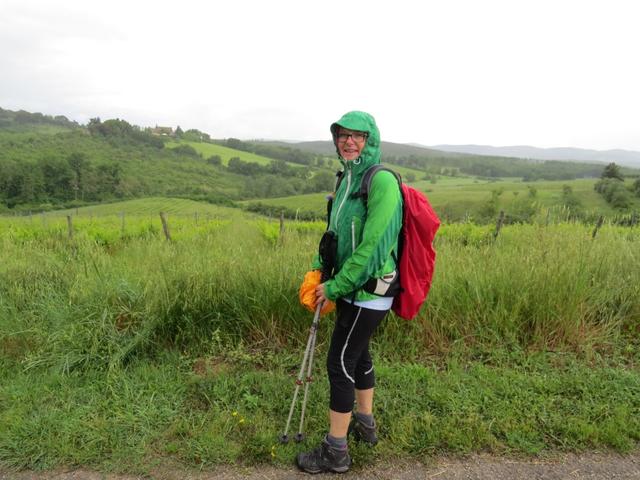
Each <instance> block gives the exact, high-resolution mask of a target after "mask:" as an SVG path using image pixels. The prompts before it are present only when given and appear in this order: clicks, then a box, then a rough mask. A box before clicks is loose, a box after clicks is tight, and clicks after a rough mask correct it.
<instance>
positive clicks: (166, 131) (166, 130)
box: [151, 125, 176, 137]
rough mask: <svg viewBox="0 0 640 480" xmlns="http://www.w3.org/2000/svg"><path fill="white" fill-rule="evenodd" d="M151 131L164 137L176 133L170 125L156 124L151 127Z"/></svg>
mask: <svg viewBox="0 0 640 480" xmlns="http://www.w3.org/2000/svg"><path fill="white" fill-rule="evenodd" d="M151 133H152V134H154V135H161V136H164V137H175V136H176V134H175V132H174V131H173V128H171V127H159V126H157V125H156V127H155V128H152V129H151Z"/></svg>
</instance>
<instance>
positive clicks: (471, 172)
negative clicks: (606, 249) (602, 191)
mask: <svg viewBox="0 0 640 480" xmlns="http://www.w3.org/2000/svg"><path fill="white" fill-rule="evenodd" d="M267 143H269V142H267ZM274 144H277V145H290V146H291V147H294V148H298V149H301V150H306V151H309V152H314V153H317V154H322V155H335V148H334V147H333V144H332V143H331V142H330V141H324V142H300V143H291V144H287V143H284V142H275V143H274ZM382 161H383V162H386V163H389V164H393V165H400V166H404V167H411V168H414V169H417V170H420V171H422V172H425V173H427V174H431V175H440V174H443V173H444V174H447V173H451V169H453V170H455V171H456V172H457V173H459V174H463V175H468V176H481V177H490V178H500V177H521V178H523V180H526V181H535V180H571V179H576V178H596V177H598V176H599V175H600V174H601V173H602V169H603V167H604V165H603V164H594V163H593V162H591V163H588V162H567V161H557V160H531V159H528V158H515V157H504V156H499V155H477V154H471V153H455V152H444V151H441V150H434V149H430V148H425V147H421V146H415V145H404V144H397V143H391V142H382ZM625 173H626V174H630V173H631V174H638V171H637V170H631V169H627V170H626V171H625Z"/></svg>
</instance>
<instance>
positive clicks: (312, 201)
mask: <svg viewBox="0 0 640 480" xmlns="http://www.w3.org/2000/svg"><path fill="white" fill-rule="evenodd" d="M594 183H595V180H594V179H579V180H568V181H539V182H526V183H525V182H522V181H521V180H518V179H501V180H499V181H487V180H480V179H475V178H472V177H439V178H438V180H437V181H436V183H431V182H429V181H424V180H423V181H418V182H414V183H411V184H410V185H412V186H413V187H415V188H417V189H418V190H421V191H423V192H425V193H426V195H427V197H428V198H429V201H430V202H431V204H432V205H433V207H434V209H435V210H436V212H437V213H438V214H439V215H440V216H441V217H442V218H443V219H445V220H449V221H460V220H462V219H465V218H467V217H471V218H475V219H478V218H480V217H482V216H483V215H485V216H486V213H485V211H486V208H487V205H488V204H489V203H490V201H491V199H492V196H493V192H494V191H495V192H497V194H498V197H497V203H496V205H495V208H494V210H495V212H494V213H492V214H491V215H489V217H490V218H491V220H492V221H494V220H495V218H497V211H498V210H504V211H505V212H506V213H507V214H512V215H514V216H516V217H517V216H518V215H521V214H522V212H523V211H526V212H530V211H533V212H542V211H543V210H544V211H546V210H548V209H550V208H552V209H553V208H560V207H562V205H563V203H564V201H565V200H564V197H563V189H564V188H565V186H569V187H570V188H571V190H572V195H573V197H574V198H575V199H577V201H578V202H579V204H580V205H579V208H580V210H581V211H582V212H584V213H587V214H591V216H597V215H599V214H603V215H605V216H607V217H613V216H615V215H619V214H620V212H617V211H616V210H614V209H613V208H611V206H610V205H609V204H608V203H607V202H606V201H605V200H604V198H602V196H601V195H599V194H598V193H597V192H595V190H594V189H593V184H594ZM532 189H535V190H534V191H532ZM325 197H326V195H325V194H307V195H298V196H291V197H282V198H269V199H260V200H258V201H259V202H260V203H263V204H265V205H272V206H281V207H285V208H288V209H290V210H292V211H295V210H297V209H299V210H300V211H305V212H313V213H315V214H316V215H318V216H319V217H320V216H322V215H323V214H324V212H325V211H326V198H325ZM255 201H256V200H253V201H243V202H240V204H243V205H247V204H249V203H251V202H255ZM634 201H635V205H634V208H635V209H640V199H637V198H636V199H635V200H634Z"/></svg>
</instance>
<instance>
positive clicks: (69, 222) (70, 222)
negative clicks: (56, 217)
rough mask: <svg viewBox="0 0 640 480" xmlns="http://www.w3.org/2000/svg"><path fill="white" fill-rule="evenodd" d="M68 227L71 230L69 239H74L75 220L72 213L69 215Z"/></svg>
mask: <svg viewBox="0 0 640 480" xmlns="http://www.w3.org/2000/svg"><path fill="white" fill-rule="evenodd" d="M67 227H68V230H69V240H72V239H73V221H72V220H71V215H67Z"/></svg>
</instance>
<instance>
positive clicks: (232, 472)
mask: <svg viewBox="0 0 640 480" xmlns="http://www.w3.org/2000/svg"><path fill="white" fill-rule="evenodd" d="M302 478H314V479H327V478H333V479H337V478H340V479H345V480H348V479H354V480H356V479H357V480H360V479H362V480H364V479H367V480H369V479H380V480H383V479H384V480H391V479H394V480H414V479H425V480H429V479H434V480H520V479H523V480H576V479H589V480H618V479H625V480H627V479H637V480H640V452H635V453H633V454H630V455H616V454H611V453H608V454H595V453H589V454H583V455H562V456H558V457H555V458H553V459H544V460H542V459H535V460H531V459H529V460H515V459H508V458H501V457H494V456H490V455H474V456H471V457H468V458H465V459H447V458H437V459H434V461H433V462H432V463H430V464H429V465H423V464H420V463H414V464H410V463H402V464H385V465H382V464H380V465H376V466H375V467H373V468H366V467H358V466H355V467H354V468H353V469H352V471H350V472H349V473H346V474H344V475H340V476H339V475H335V474H331V475H325V474H323V475H315V476H311V475H306V474H303V473H300V472H298V471H297V470H296V469H295V467H292V468H288V469H287V468H274V467H269V466H266V467H264V466H263V467H258V468H242V467H224V468H219V469H216V470H211V471H204V472H200V471H183V470H178V469H175V468H173V467H172V468H167V469H166V470H162V469H158V470H156V471H154V472H153V473H152V474H151V475H149V476H130V475H113V474H103V473H97V472H91V471H87V470H73V471H60V470H58V471H50V472H9V471H6V470H2V471H0V480H139V479H156V480H214V479H220V480H240V479H248V480H265V479H266V480H275V479H278V480H280V479H284V480H288V479H302Z"/></svg>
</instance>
